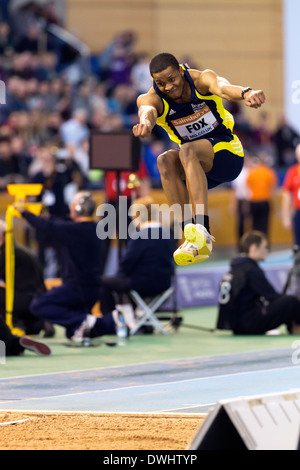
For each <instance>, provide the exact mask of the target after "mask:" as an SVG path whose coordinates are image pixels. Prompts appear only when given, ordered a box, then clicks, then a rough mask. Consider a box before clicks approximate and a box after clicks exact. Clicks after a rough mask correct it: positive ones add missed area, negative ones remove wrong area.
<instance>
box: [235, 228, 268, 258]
mask: <svg viewBox="0 0 300 470" xmlns="http://www.w3.org/2000/svg"><path fill="white" fill-rule="evenodd" d="M264 240H267V236H266V235H265V234H264V233H263V232H259V231H258V230H252V231H251V232H247V233H244V235H243V236H242V238H241V239H240V243H239V249H240V252H241V253H246V254H248V253H249V250H250V247H251V245H255V246H257V247H259V246H260V245H261V244H262V242H263V241H264Z"/></svg>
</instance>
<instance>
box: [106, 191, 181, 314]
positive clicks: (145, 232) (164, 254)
mask: <svg viewBox="0 0 300 470" xmlns="http://www.w3.org/2000/svg"><path fill="white" fill-rule="evenodd" d="M138 204H140V205H141V206H142V207H143V208H144V209H145V211H144V217H142V216H141V214H139V217H138V219H139V223H138V226H137V230H136V231H135V232H134V234H132V236H131V238H129V239H128V242H127V246H126V250H125V251H124V253H123V256H122V257H121V260H120V264H119V269H118V272H117V273H116V274H115V275H114V276H103V277H102V286H101V296H100V303H101V311H102V313H104V314H105V313H108V312H110V311H112V310H114V309H115V307H116V300H117V299H116V294H126V293H128V292H129V291H130V290H131V289H134V290H136V291H137V292H139V294H140V295H141V296H142V297H153V296H155V295H157V294H160V293H161V292H163V291H164V290H166V289H168V288H169V287H170V285H171V283H172V277H173V275H174V261H173V252H174V239H173V235H172V232H171V231H170V229H169V228H164V227H163V226H162V224H161V223H160V222H159V221H158V220H157V218H156V217H153V216H154V212H155V211H154V210H152V209H153V205H154V201H153V200H152V199H151V198H149V197H147V198H139V199H137V200H136V201H135V202H134V206H135V207H136V208H137V205H138ZM151 218H153V219H155V220H151ZM136 220H137V219H136ZM123 299H124V297H123ZM127 301H128V299H127V300H126V297H125V301H124V302H127Z"/></svg>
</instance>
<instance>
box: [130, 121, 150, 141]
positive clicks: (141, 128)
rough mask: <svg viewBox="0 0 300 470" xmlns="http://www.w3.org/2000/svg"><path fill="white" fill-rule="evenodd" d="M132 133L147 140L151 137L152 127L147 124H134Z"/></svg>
mask: <svg viewBox="0 0 300 470" xmlns="http://www.w3.org/2000/svg"><path fill="white" fill-rule="evenodd" d="M132 131H133V134H134V135H135V136H136V137H142V138H148V137H150V136H151V132H152V127H151V126H149V125H148V124H136V125H135V126H133V128H132Z"/></svg>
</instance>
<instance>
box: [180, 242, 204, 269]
mask: <svg viewBox="0 0 300 470" xmlns="http://www.w3.org/2000/svg"><path fill="white" fill-rule="evenodd" d="M173 256H174V260H175V263H176V264H178V265H179V266H186V265H188V264H195V263H201V261H205V260H206V259H207V258H209V256H206V255H201V254H199V252H198V250H197V247H196V246H195V245H193V244H192V243H188V242H187V241H185V242H184V243H183V244H182V245H181V246H180V247H179V248H177V250H176V251H175V252H174V255H173Z"/></svg>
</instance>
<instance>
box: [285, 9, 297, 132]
mask: <svg viewBox="0 0 300 470" xmlns="http://www.w3.org/2000/svg"><path fill="white" fill-rule="evenodd" d="M283 43H284V50H283V53H284V61H283V63H284V80H283V82H284V109H285V116H286V118H287V120H288V122H289V123H290V124H291V125H292V126H293V127H294V128H295V130H296V131H298V132H299V133H300V1H299V0H284V1H283Z"/></svg>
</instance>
